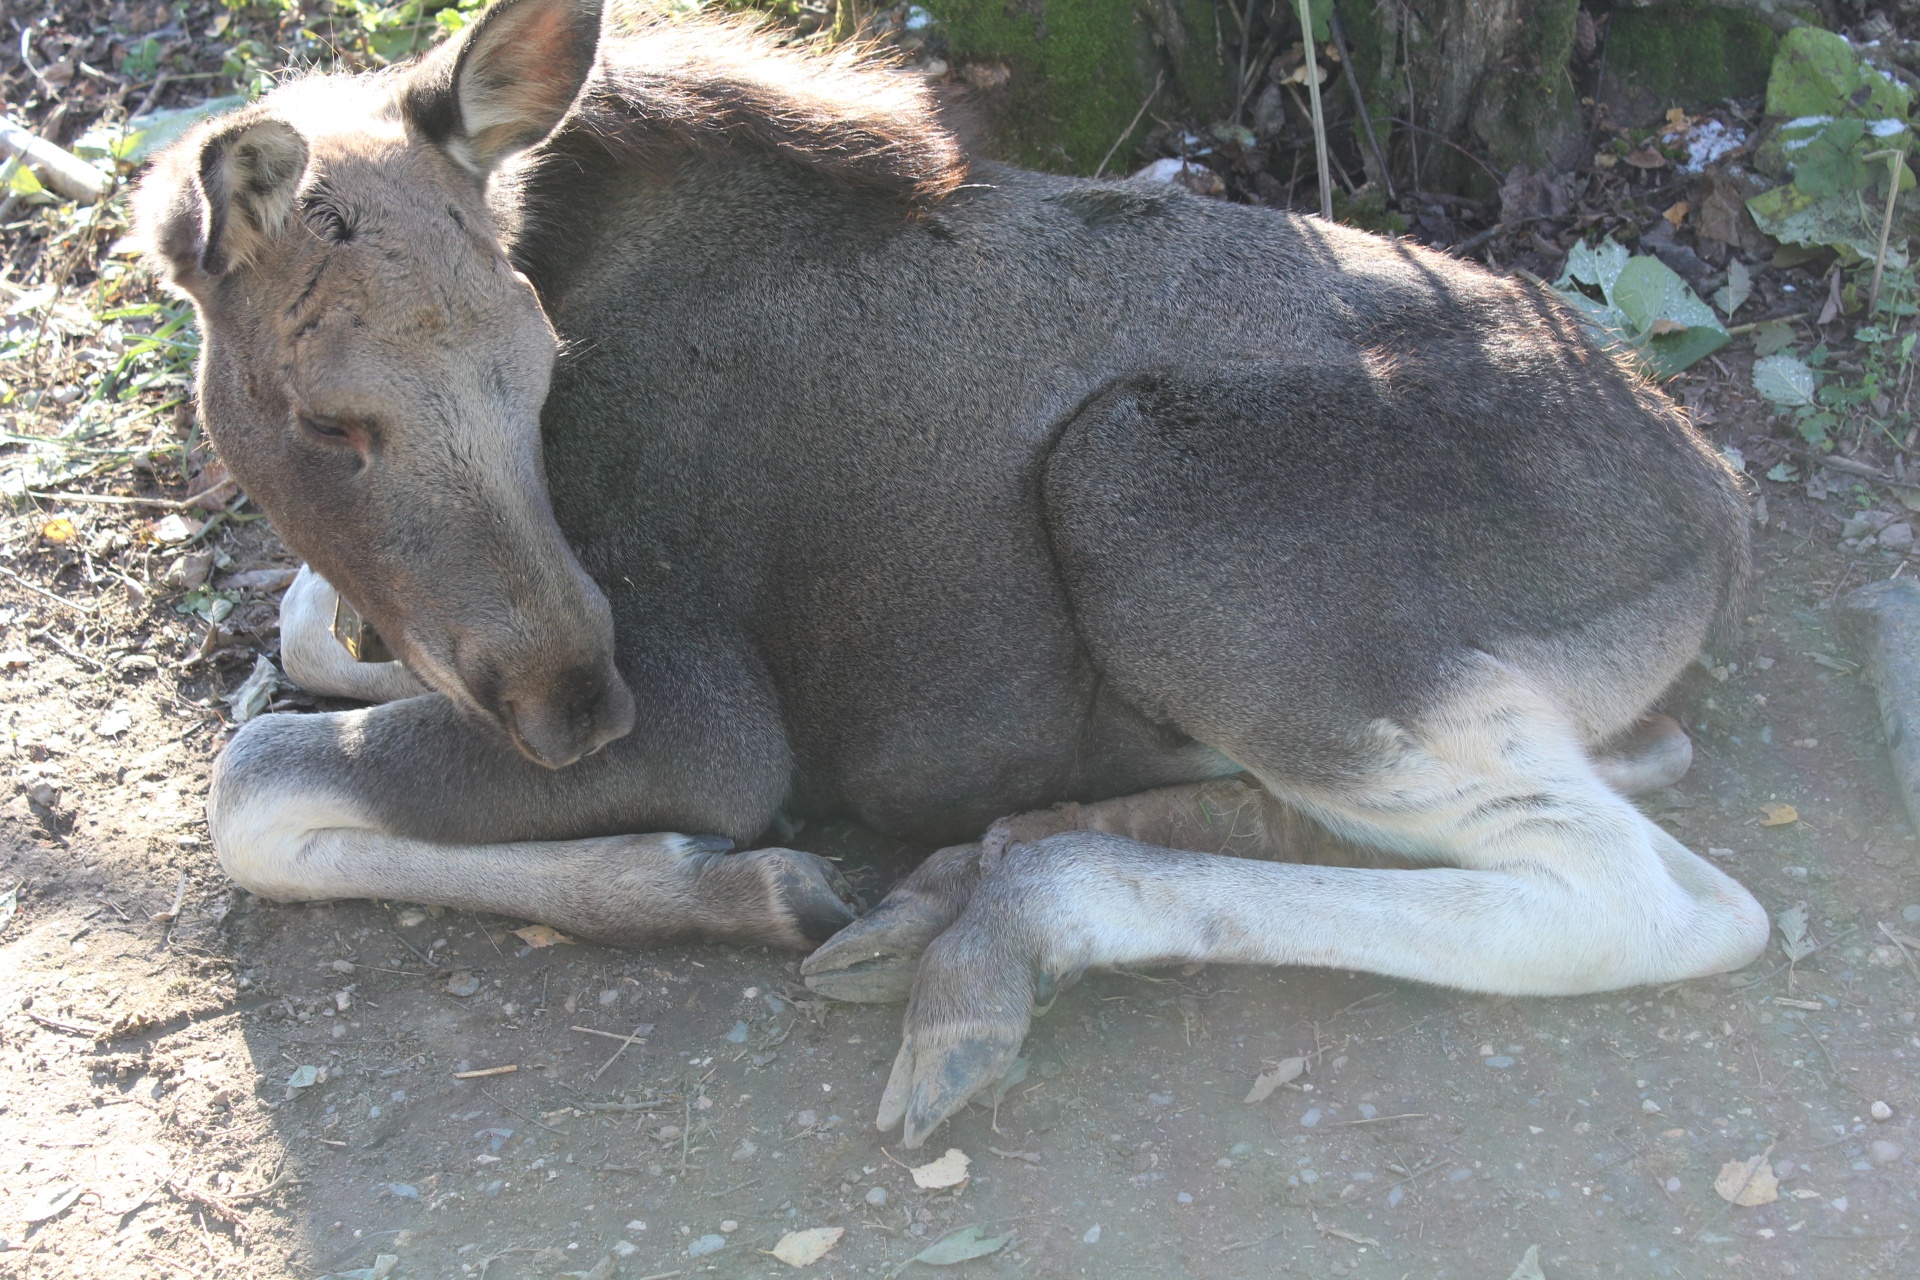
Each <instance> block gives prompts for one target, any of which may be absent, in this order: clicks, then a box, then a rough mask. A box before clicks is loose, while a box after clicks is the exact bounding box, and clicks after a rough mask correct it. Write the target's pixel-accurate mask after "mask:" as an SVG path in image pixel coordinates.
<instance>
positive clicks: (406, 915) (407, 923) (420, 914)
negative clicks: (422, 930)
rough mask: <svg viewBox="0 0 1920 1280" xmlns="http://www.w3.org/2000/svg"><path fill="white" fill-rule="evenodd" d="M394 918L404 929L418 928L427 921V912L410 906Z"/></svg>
mask: <svg viewBox="0 0 1920 1280" xmlns="http://www.w3.org/2000/svg"><path fill="white" fill-rule="evenodd" d="M393 919H394V923H395V924H397V925H399V926H400V927H401V928H402V929H418V928H419V927H420V926H421V925H423V924H425V923H426V922H427V913H426V912H424V911H422V910H421V909H420V908H418V907H408V908H407V909H406V910H405V911H402V912H401V913H400V914H399V915H397V916H395V917H394V918H393Z"/></svg>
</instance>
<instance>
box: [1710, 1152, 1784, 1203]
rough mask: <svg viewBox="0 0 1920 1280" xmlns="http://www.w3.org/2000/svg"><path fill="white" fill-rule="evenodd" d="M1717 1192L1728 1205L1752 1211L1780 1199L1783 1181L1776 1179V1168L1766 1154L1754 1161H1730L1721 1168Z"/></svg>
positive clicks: (1715, 1180)
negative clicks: (1774, 1171) (1774, 1172)
mask: <svg viewBox="0 0 1920 1280" xmlns="http://www.w3.org/2000/svg"><path fill="white" fill-rule="evenodd" d="M1713 1189H1714V1190H1715V1191H1718V1192H1719V1193H1720V1198H1721V1199H1722V1200H1725V1201H1726V1202H1727V1203H1728V1204H1737V1205H1739V1206H1741V1207H1742V1208H1746V1209H1752V1208H1755V1207H1756V1206H1759V1205H1763V1204H1772V1203H1773V1202H1774V1201H1775V1200H1778V1199H1779V1198H1780V1179H1778V1178H1776V1177H1774V1176H1773V1165H1772V1163H1771V1162H1770V1161H1768V1159H1767V1157H1766V1156H1765V1154H1761V1155H1757V1156H1755V1157H1754V1158H1753V1159H1751V1160H1729V1161H1727V1162H1726V1163H1725V1164H1723V1165H1721V1166H1720V1172H1719V1174H1718V1175H1717V1176H1716V1177H1715V1178H1714V1180H1713Z"/></svg>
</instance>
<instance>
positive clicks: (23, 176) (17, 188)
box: [0, 162, 46, 196]
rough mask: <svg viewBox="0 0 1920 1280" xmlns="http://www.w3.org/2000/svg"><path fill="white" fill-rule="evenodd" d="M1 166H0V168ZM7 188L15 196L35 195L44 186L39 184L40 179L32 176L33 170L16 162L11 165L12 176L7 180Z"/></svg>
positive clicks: (42, 189) (43, 189)
mask: <svg viewBox="0 0 1920 1280" xmlns="http://www.w3.org/2000/svg"><path fill="white" fill-rule="evenodd" d="M8 163H11V162H8ZM3 168H4V166H0V169H3ZM7 190H8V191H11V192H12V193H13V194H14V195H17V196H37V195H39V194H40V193H41V192H43V191H45V190H46V188H45V187H43V186H41V185H40V179H38V178H36V177H35V176H34V174H33V170H31V169H29V168H27V166H26V165H24V164H17V165H13V177H11V178H9V179H8V180H7Z"/></svg>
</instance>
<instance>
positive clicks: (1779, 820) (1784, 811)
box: [1760, 804, 1800, 827]
mask: <svg viewBox="0 0 1920 1280" xmlns="http://www.w3.org/2000/svg"><path fill="white" fill-rule="evenodd" d="M1760 812H1762V813H1764V814H1766V815H1767V816H1766V817H1765V818H1764V819H1762V820H1761V823H1760V825H1761V826H1763V827H1789V826H1792V825H1793V824H1794V823H1796V822H1798V821H1800V811H1799V810H1798V809H1796V808H1794V807H1793V806H1792V805H1790V804H1763V805H1761V806H1760Z"/></svg>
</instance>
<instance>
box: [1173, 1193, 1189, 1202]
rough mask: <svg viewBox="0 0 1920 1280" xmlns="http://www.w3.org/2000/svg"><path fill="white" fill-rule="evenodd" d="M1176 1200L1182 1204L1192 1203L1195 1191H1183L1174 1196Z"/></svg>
mask: <svg viewBox="0 0 1920 1280" xmlns="http://www.w3.org/2000/svg"><path fill="white" fill-rule="evenodd" d="M1174 1200H1175V1201H1176V1202H1177V1203H1180V1204H1192V1203H1193V1193H1192V1192H1191V1191H1182V1192H1181V1193H1180V1194H1179V1195H1177V1196H1175V1197H1174Z"/></svg>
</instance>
